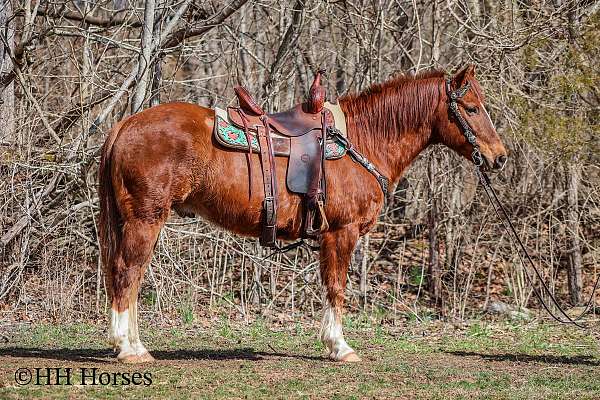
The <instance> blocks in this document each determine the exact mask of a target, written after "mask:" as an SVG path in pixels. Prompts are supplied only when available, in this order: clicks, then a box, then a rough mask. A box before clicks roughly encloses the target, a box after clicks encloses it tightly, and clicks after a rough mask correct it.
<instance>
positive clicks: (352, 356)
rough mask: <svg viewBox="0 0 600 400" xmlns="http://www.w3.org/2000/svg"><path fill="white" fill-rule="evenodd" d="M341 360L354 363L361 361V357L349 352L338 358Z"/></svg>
mask: <svg viewBox="0 0 600 400" xmlns="http://www.w3.org/2000/svg"><path fill="white" fill-rule="evenodd" d="M340 361H341V362H348V363H355V362H361V361H362V360H361V358H360V357H359V356H358V355H356V353H355V352H350V353H348V354H346V355H345V356H344V357H342V358H340Z"/></svg>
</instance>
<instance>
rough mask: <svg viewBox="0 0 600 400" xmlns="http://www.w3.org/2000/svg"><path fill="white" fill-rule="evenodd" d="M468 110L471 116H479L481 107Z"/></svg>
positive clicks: (468, 108)
mask: <svg viewBox="0 0 600 400" xmlns="http://www.w3.org/2000/svg"><path fill="white" fill-rule="evenodd" d="M466 110H467V113H468V114H469V115H476V114H479V107H477V106H475V107H467V108H466Z"/></svg>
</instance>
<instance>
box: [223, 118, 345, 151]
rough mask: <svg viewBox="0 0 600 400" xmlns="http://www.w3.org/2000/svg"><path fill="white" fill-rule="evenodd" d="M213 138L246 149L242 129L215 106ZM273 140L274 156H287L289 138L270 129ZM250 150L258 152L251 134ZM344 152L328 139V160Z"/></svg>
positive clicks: (225, 144) (233, 146)
mask: <svg viewBox="0 0 600 400" xmlns="http://www.w3.org/2000/svg"><path fill="white" fill-rule="evenodd" d="M214 135H215V138H216V139H217V142H219V143H220V144H221V145H223V146H225V147H229V148H232V149H236V150H242V151H248V138H247V137H246V134H245V132H244V131H243V129H239V128H238V127H236V126H234V125H233V124H231V123H230V122H229V119H228V117H227V111H225V110H223V109H220V108H215V130H214ZM271 138H272V142H273V153H274V154H275V156H284V157H289V155H290V138H288V137H284V136H281V135H278V134H277V133H276V132H273V131H271ZM252 151H253V152H256V153H259V152H260V147H259V144H258V140H257V138H256V137H255V136H252ZM345 154H346V148H345V147H344V146H343V145H342V144H341V143H339V142H338V141H337V140H328V141H327V145H326V148H325V157H326V158H327V159H328V160H336V159H338V158H341V157H343V156H344V155H345Z"/></svg>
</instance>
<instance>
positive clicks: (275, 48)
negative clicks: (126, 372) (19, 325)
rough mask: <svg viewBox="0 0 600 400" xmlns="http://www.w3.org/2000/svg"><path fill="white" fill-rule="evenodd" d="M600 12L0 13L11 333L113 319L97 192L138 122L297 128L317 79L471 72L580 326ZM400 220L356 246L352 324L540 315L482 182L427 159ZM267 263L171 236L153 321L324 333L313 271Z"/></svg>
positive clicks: (527, 5) (457, 7) (543, 6)
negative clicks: (246, 102)
mask: <svg viewBox="0 0 600 400" xmlns="http://www.w3.org/2000/svg"><path fill="white" fill-rule="evenodd" d="M599 10H600V2H598V1H566V0H553V1H544V0H523V1H521V0H500V1H492V0H442V1H440V0H412V1H406V0H396V1H383V0H369V1H367V0H338V1H317V0H292V1H269V0H264V1H258V0H225V1H220V2H219V1H191V0H148V1H146V2H142V1H134V0H114V1H113V0H111V1H108V0H106V1H61V0H55V1H50V0H40V1H36V0H31V1H11V0H0V40H1V42H2V43H0V62H1V64H0V66H1V68H0V90H1V100H2V104H0V109H1V114H0V115H1V118H0V312H1V314H0V319H17V320H22V319H34V320H38V319H50V320H56V321H65V320H79V319H81V320H86V319H87V320H93V319H96V318H97V317H98V315H101V314H104V312H105V310H106V300H105V295H104V287H103V279H102V275H101V273H100V264H99V256H98V240H97V226H96V223H97V213H98V199H97V191H96V188H97V178H96V172H97V166H98V153H99V148H100V146H101V145H102V143H103V140H104V137H105V135H106V133H107V131H108V129H109V128H110V127H111V125H112V124H113V123H114V122H115V121H117V120H119V119H121V118H122V117H124V116H126V115H128V114H130V113H132V112H136V111H138V110H140V109H142V108H145V107H148V106H150V105H153V104H157V103H159V102H168V101H173V100H178V101H189V102H194V103H198V104H201V105H204V106H210V107H212V106H215V105H220V106H226V105H229V104H233V102H234V95H233V90H232V88H233V86H234V85H236V84H238V83H242V84H244V85H246V86H247V87H248V88H249V89H250V91H251V92H253V93H256V94H257V96H258V97H260V98H261V99H263V101H264V105H265V106H266V108H268V109H270V110H279V109H284V108H286V107H289V106H290V105H292V104H294V103H295V102H297V101H298V100H300V99H301V98H302V97H303V96H304V95H305V91H306V89H307V88H308V85H309V84H310V81H311V79H312V76H313V73H314V72H315V71H316V70H317V69H318V68H325V69H327V70H328V72H329V74H328V79H327V81H326V84H327V86H328V92H329V97H330V99H331V100H334V99H335V98H336V97H338V96H342V95H344V94H346V93H350V92H356V91H360V90H362V89H365V88H367V87H368V86H369V85H370V84H372V83H375V82H381V81H383V80H386V79H389V78H390V77H392V76H394V75H396V74H399V73H409V74H410V73H415V72H419V71H423V70H426V69H429V68H440V69H443V70H446V71H448V73H451V72H454V71H456V70H457V69H458V68H461V67H462V66H463V65H465V64H466V63H474V64H476V65H477V75H478V78H479V80H480V82H481V83H482V85H483V87H484V88H485V90H486V94H487V98H488V106H487V107H488V109H489V110H490V113H491V116H492V119H493V120H494V122H495V124H496V126H497V128H498V131H499V133H500V134H501V136H502V138H503V140H504V141H505V143H506V144H507V146H508V148H509V151H510V161H509V165H508V167H507V168H506V169H505V170H504V171H503V172H502V173H500V174H498V175H496V176H495V177H494V185H495V187H496V188H497V190H498V192H499V194H500V197H501V200H502V201H503V202H504V203H505V204H506V206H507V208H508V210H509V213H510V215H511V216H512V217H513V219H514V222H515V225H516V228H517V230H518V232H519V233H520V234H521V235H522V237H523V240H524V242H525V243H526V245H527V247H528V248H529V249H530V251H531V253H532V256H533V258H534V261H535V262H536V263H537V265H539V267H540V268H541V269H542V270H543V273H544V276H545V279H546V280H547V281H548V282H549V283H550V286H551V288H552V290H553V291H554V292H555V293H556V294H557V295H558V297H559V299H560V300H561V301H562V302H564V303H569V304H571V305H572V306H577V305H581V303H582V302H583V299H584V298H586V296H587V295H589V293H590V291H591V285H592V284H593V280H594V278H595V276H596V274H597V273H598V272H600V271H597V269H599V268H598V267H599V266H600V248H599V247H600V169H599V160H600V145H599V140H598V139H599V136H600V135H599V131H600V126H599V121H600V119H599V117H600V71H599V65H600V13H599ZM391 151H393V150H391ZM389 200H390V201H389V203H388V206H387V208H386V209H385V210H384V212H383V213H382V215H381V218H380V220H379V223H378V225H377V226H376V228H375V229H374V230H373V231H372V232H371V234H370V235H368V236H367V237H365V238H364V239H363V240H362V241H361V242H360V243H359V245H358V246H357V249H356V252H355V257H354V260H353V263H352V266H351V269H350V272H349V276H350V280H349V287H348V290H347V298H348V304H349V307H350V310H351V311H359V310H361V309H365V310H366V311H367V312H368V313H369V315H375V316H381V318H382V319H390V320H400V319H405V318H408V319H418V320H421V319H425V318H432V317H437V316H446V317H448V318H453V319H463V318H470V317H472V316H478V315H481V313H483V312H488V311H489V312H492V311H496V312H498V311H502V310H506V309H509V310H513V311H517V310H519V309H520V308H522V307H527V308H529V309H538V308H539V304H538V303H537V301H536V299H535V298H534V297H533V296H532V291H531V285H530V284H529V283H528V282H526V280H525V275H524V271H523V265H522V264H521V263H520V261H519V257H518V252H517V251H516V248H515V247H514V246H513V245H512V244H511V242H510V241H509V240H508V237H507V236H506V235H505V234H504V231H503V229H502V226H501V223H500V221H499V220H498V219H497V218H496V216H495V214H494V212H493V209H492V208H491V205H490V203H489V202H488V201H487V198H485V196H484V194H483V192H482V190H481V188H480V187H478V185H477V181H476V179H475V175H474V173H473V170H472V166H470V165H469V163H468V162H466V161H465V160H463V159H461V158H459V157H458V156H456V155H454V154H453V153H451V152H450V151H449V150H448V149H445V148H442V147H439V148H434V149H430V151H427V152H426V153H425V154H423V155H422V156H421V157H420V158H419V159H418V160H417V162H416V163H415V164H414V165H413V166H412V167H411V168H410V170H409V171H408V173H407V174H406V177H405V179H404V180H402V181H401V182H400V184H399V185H398V186H397V187H396V188H395V189H394V191H393V193H392V194H391V196H390V199H389ZM268 254H269V253H268V251H266V250H262V249H260V248H259V246H258V243H257V241H255V240H250V239H244V238H240V237H236V236H234V235H231V234H229V233H226V232H222V231H219V230H218V229H216V228H215V227H212V226H209V225H207V224H205V223H204V222H202V221H201V220H198V219H189V218H188V219H181V218H178V217H176V216H175V215H174V216H173V217H171V219H170V220H169V223H168V224H167V226H166V228H165V229H164V230H163V232H162V234H161V236H160V239H159V242H158V244H157V248H156V251H155V255H154V258H153V260H152V263H151V266H150V268H149V270H148V271H147V273H146V278H145V281H144V287H143V289H142V294H141V296H142V301H141V304H142V312H143V313H150V314H153V315H156V316H158V317H162V318H169V317H172V316H175V318H178V317H180V318H181V319H183V320H184V321H186V322H190V321H192V320H194V319H195V318H201V317H202V316H206V315H223V316H228V317H230V318H236V319H245V320H248V319H253V318H256V317H257V316H258V315H262V316H266V317H267V318H271V317H272V318H273V319H274V320H279V321H288V320H293V319H298V318H301V317H312V316H314V315H315V314H316V313H318V312H319V310H320V308H321V307H320V306H321V289H320V284H319V273H318V260H317V257H316V256H315V255H314V254H311V253H309V252H307V251H306V250H304V249H297V250H295V251H293V252H290V253H288V254H283V255H277V256H275V257H273V258H272V259H270V260H264V259H263V257H265V256H266V255H268Z"/></svg>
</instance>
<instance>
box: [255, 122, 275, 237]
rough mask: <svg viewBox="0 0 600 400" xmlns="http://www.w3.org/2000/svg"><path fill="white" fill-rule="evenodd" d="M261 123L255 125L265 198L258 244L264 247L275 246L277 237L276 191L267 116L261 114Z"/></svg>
mask: <svg viewBox="0 0 600 400" xmlns="http://www.w3.org/2000/svg"><path fill="white" fill-rule="evenodd" d="M261 121H262V122H263V125H262V126H260V125H256V132H257V137H258V143H259V145H260V161H261V162H260V164H261V167H262V173H263V187H264V191H265V199H264V200H263V221H262V232H261V236H260V244H261V246H265V247H275V240H276V238H277V193H276V189H275V182H276V180H275V165H274V158H273V147H272V145H271V136H270V132H269V123H268V121H267V116H266V115H263V116H261Z"/></svg>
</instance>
